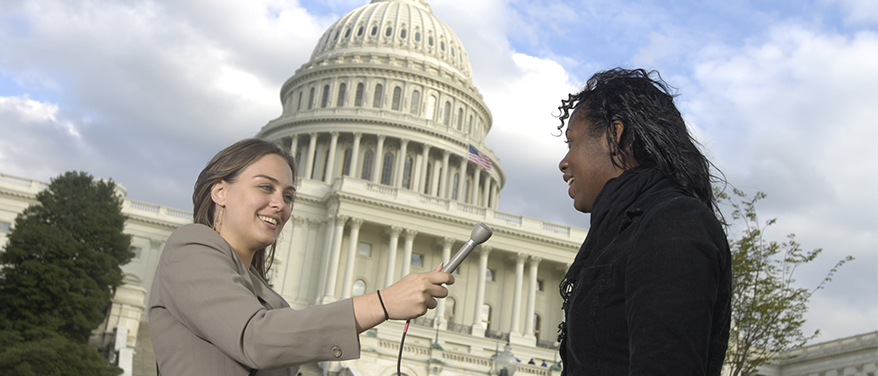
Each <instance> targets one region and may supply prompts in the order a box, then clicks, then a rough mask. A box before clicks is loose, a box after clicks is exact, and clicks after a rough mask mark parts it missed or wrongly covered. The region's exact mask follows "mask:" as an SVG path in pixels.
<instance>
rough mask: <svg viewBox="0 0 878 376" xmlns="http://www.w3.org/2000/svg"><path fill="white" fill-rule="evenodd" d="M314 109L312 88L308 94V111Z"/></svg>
mask: <svg viewBox="0 0 878 376" xmlns="http://www.w3.org/2000/svg"><path fill="white" fill-rule="evenodd" d="M312 108H314V88H313V87H312V88H311V92H310V93H309V94H308V109H309V110H310V109H312Z"/></svg>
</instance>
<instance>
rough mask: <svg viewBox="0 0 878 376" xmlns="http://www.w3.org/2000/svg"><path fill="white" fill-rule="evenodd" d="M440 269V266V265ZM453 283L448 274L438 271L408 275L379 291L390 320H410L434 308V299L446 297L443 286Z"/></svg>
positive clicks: (445, 289) (435, 304) (436, 303)
mask: <svg viewBox="0 0 878 376" xmlns="http://www.w3.org/2000/svg"><path fill="white" fill-rule="evenodd" d="M440 268H441V265H440ZM452 283H454V277H453V276H451V274H450V273H443V272H438V271H433V272H427V273H415V274H409V275H407V276H405V277H403V278H402V279H401V280H399V281H398V282H396V283H394V284H393V285H390V286H388V287H387V288H386V289H384V290H382V291H381V294H382V295H383V297H384V303H385V304H386V305H387V311H388V314H389V315H390V318H392V319H411V318H415V317H418V316H421V315H423V314H424V313H426V312H427V309H433V308H436V306H437V305H438V302H437V301H436V298H444V297H446V296H448V289H447V288H445V286H443V284H452Z"/></svg>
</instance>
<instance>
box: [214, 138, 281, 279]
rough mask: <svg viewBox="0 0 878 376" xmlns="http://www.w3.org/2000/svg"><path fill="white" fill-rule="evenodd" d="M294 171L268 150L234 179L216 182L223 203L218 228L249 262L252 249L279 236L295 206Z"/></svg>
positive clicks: (218, 202) (216, 199)
mask: <svg viewBox="0 0 878 376" xmlns="http://www.w3.org/2000/svg"><path fill="white" fill-rule="evenodd" d="M295 192H296V189H295V188H294V187H293V172H292V170H291V169H290V166H289V164H287V161H286V160H285V159H284V158H282V157H281V156H279V155H277V154H266V155H264V156H262V157H261V158H259V159H258V160H256V162H253V163H252V164H251V165H249V166H247V167H246V168H244V169H243V170H242V171H241V173H240V174H239V175H238V177H237V179H236V180H235V181H233V182H228V181H225V180H224V181H221V182H219V183H217V184H215V185H214V186H213V189H212V190H211V198H212V199H213V201H214V202H215V203H216V205H218V206H220V207H222V214H221V216H222V217H221V218H220V219H219V223H220V225H219V226H218V229H217V231H218V232H219V234H220V236H222V237H223V239H225V240H226V241H227V242H228V243H229V245H231V246H232V248H233V249H234V250H235V252H236V253H238V255H239V256H241V260H242V261H244V263H245V265H249V263H250V260H251V259H252V257H253V253H255V252H256V251H258V250H260V249H263V248H265V247H267V246H269V245H271V244H272V243H274V241H275V240H276V239H277V236H278V234H280V231H281V230H282V229H283V226H284V224H285V223H286V222H287V220H288V219H290V214H291V212H292V209H293V195H294V194H295Z"/></svg>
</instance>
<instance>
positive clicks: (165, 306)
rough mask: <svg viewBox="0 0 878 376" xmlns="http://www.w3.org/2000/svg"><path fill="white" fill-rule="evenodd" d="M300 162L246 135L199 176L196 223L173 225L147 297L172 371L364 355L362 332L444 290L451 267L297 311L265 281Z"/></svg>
mask: <svg viewBox="0 0 878 376" xmlns="http://www.w3.org/2000/svg"><path fill="white" fill-rule="evenodd" d="M295 176H296V163H295V161H294V160H293V158H292V157H291V156H290V155H289V154H288V153H287V152H286V151H285V150H284V149H282V148H281V147H279V146H278V145H275V144H273V143H271V142H268V141H264V140H259V139H247V140H242V141H239V142H237V143H235V144H234V145H231V146H229V147H228V148H226V149H224V150H223V151H221V152H219V153H218V154H217V155H216V156H215V157H214V158H213V159H212V160H211V161H210V162H209V163H208V164H207V167H205V168H204V170H203V171H202V172H201V174H200V175H199V176H198V180H197V181H196V183H195V192H194V193H193V195H192V201H193V204H194V213H195V214H194V216H195V223H194V224H190V225H185V226H182V227H180V228H179V229H177V230H176V231H174V233H173V234H171V236H170V238H168V241H167V244H166V245H165V249H164V251H163V253H162V256H161V260H160V262H159V266H158V269H157V270H156V277H155V280H154V282H153V287H152V292H151V294H152V295H151V297H150V302H149V323H150V334H151V336H152V341H153V347H154V349H155V354H156V359H157V363H158V364H157V367H158V368H159V370H160V372H161V374H165V375H248V374H250V375H253V374H256V373H257V372H258V374H259V375H295V374H296V372H297V369H298V365H301V364H305V363H311V362H318V361H327V360H347V359H354V358H357V357H359V353H360V346H359V338H358V334H359V333H362V332H363V331H365V330H368V329H369V328H372V327H374V326H376V325H378V324H380V323H382V322H384V321H385V320H389V319H399V320H405V319H411V318H415V317H418V316H420V315H423V314H424V313H425V312H426V310H427V309H428V308H434V307H435V306H436V300H435V298H437V297H439V298H441V297H445V296H447V294H448V290H447V289H446V288H445V287H443V286H442V284H452V283H454V278H453V277H452V276H451V274H449V273H442V272H429V273H417V274H410V275H407V276H405V277H404V278H403V279H401V280H400V281H398V282H397V283H395V284H393V285H391V286H389V287H387V288H386V289H384V290H381V291H376V292H374V293H369V294H365V295H361V296H357V297H354V298H351V299H344V300H340V301H337V302H333V303H330V304H325V305H317V306H310V307H307V308H305V309H302V310H294V309H292V308H290V306H289V304H287V302H286V301H285V300H284V299H283V298H282V297H281V296H280V295H279V294H277V293H276V292H274V291H273V290H272V289H271V287H270V286H269V285H268V283H267V282H266V271H267V270H268V268H269V267H270V265H268V264H266V263H267V262H268V263H270V260H272V259H273V257H274V248H275V245H276V240H277V236H278V235H279V234H280V232H281V230H282V229H283V226H284V224H285V223H286V222H287V220H289V218H290V215H291V212H292V207H293V199H294V196H295V192H296V189H295V186H294V183H295Z"/></svg>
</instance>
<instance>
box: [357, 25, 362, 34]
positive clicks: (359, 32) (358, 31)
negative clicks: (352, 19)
mask: <svg viewBox="0 0 878 376" xmlns="http://www.w3.org/2000/svg"><path fill="white" fill-rule="evenodd" d="M357 36H358V37H361V36H363V27H362V26H360V28H359V29H357Z"/></svg>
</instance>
